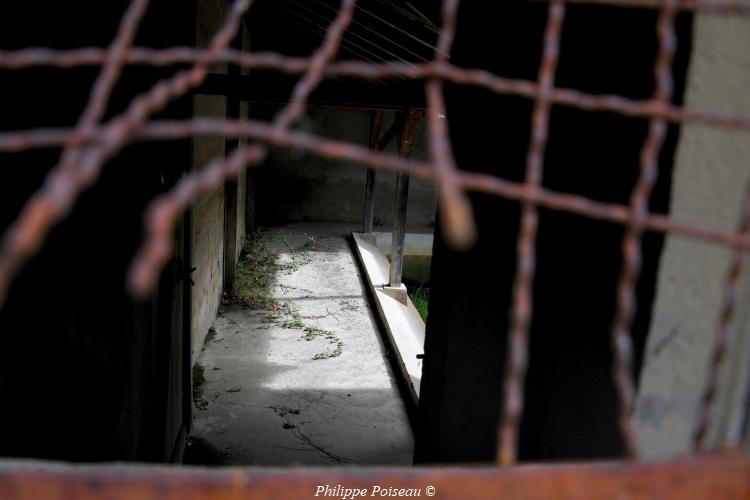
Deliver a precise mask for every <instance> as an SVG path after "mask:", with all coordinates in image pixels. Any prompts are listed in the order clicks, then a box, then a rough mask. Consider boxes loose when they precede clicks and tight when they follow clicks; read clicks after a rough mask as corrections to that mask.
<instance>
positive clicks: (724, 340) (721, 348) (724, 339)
mask: <svg viewBox="0 0 750 500" xmlns="http://www.w3.org/2000/svg"><path fill="white" fill-rule="evenodd" d="M737 234H745V235H747V234H750V182H748V184H747V186H746V187H745V196H744V199H743V202H742V212H741V214H740V221H739V224H738V227H737ZM746 258H747V254H746V252H743V251H741V250H735V251H734V252H733V253H732V258H731V261H730V263H729V270H728V272H727V277H726V283H725V285H724V301H723V303H722V305H721V310H720V311H719V322H718V328H717V331H716V339H715V341H714V347H713V352H712V353H711V360H710V362H709V366H708V381H707V382H706V386H705V388H704V391H703V397H702V399H701V407H700V413H699V414H698V425H697V427H696V430H695V434H694V435H693V450H694V451H696V452H697V451H699V450H700V449H701V448H703V446H704V444H705V440H706V436H707V434H708V429H709V426H710V424H711V417H712V415H711V410H712V406H713V402H714V400H715V398H716V392H717V390H718V387H719V375H720V373H719V371H720V368H721V365H722V362H723V361H724V358H725V357H726V353H727V350H728V349H729V346H730V344H731V340H732V339H733V338H734V337H736V327H735V325H733V324H732V322H733V320H734V315H735V308H736V307H737V301H738V299H739V294H740V286H741V282H740V280H741V278H742V273H743V272H744V268H745V259H746Z"/></svg>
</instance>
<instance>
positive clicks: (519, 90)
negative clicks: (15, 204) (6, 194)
mask: <svg viewBox="0 0 750 500" xmlns="http://www.w3.org/2000/svg"><path fill="white" fill-rule="evenodd" d="M545 1H549V0H545ZM252 3H253V2H252V1H251V0H235V1H234V2H233V3H232V4H231V7H230V10H229V15H228V17H227V19H226V21H225V23H224V24H223V26H222V27H221V29H220V30H219V31H218V32H217V33H216V35H215V36H214V38H213V39H212V42H211V44H210V47H209V48H208V49H201V50H199V49H194V48H187V47H174V48H170V49H165V50H151V49H146V48H139V47H131V44H132V41H133V37H134V34H135V31H136V29H137V25H138V22H139V20H140V17H141V16H142V14H143V12H145V9H146V6H147V4H148V2H147V1H146V0H132V2H131V4H130V7H129V9H128V11H126V14H125V15H124V16H123V19H122V21H121V24H120V30H119V31H118V34H117V36H116V37H115V40H114V41H113V43H112V45H111V46H110V47H109V48H108V49H94V48H84V49H75V50H65V51H56V50H51V49H46V48H30V49H23V50H18V51H7V52H6V51H0V68H5V69H20V68H24V67H31V66H54V67H61V68H63V67H73V66H82V65H96V66H101V68H102V69H101V72H100V77H99V78H98V79H97V82H96V83H95V86H94V89H93V91H92V94H91V98H90V102H89V104H87V106H86V109H85V110H84V111H83V113H82V116H81V118H80V119H79V120H78V124H77V126H76V127H74V128H70V129H65V130H60V129H39V130H30V131H21V132H7V133H0V151H5V152H17V151H23V150H25V149H29V148H39V147H48V146H58V147H60V146H62V147H64V151H63V154H62V158H61V161H60V163H59V164H58V165H57V166H56V167H55V168H54V169H53V170H52V171H51V174H50V176H49V177H48V178H47V180H46V182H45V185H44V186H43V187H42V189H41V190H40V191H39V192H38V193H36V194H35V195H34V196H33V197H32V199H31V200H30V201H29V202H28V203H27V205H26V206H25V207H24V208H23V210H22V212H21V215H20V217H19V219H18V220H17V221H16V222H15V223H14V224H13V225H12V227H11V228H10V229H9V230H8V232H7V233H6V234H5V237H4V240H3V243H2V246H1V247H0V305H1V304H2V303H3V301H4V297H5V294H6V293H7V290H8V287H9V286H10V283H11V282H12V280H13V278H14V276H15V275H16V274H17V273H18V271H19V270H20V269H21V268H22V266H23V265H24V264H25V262H26V261H27V260H28V259H29V258H30V257H31V256H33V255H34V254H35V253H36V252H37V251H38V250H39V248H40V247H41V245H42V244H43V242H44V239H45V237H46V235H47V233H48V232H49V230H50V229H51V227H52V226H53V225H54V224H55V223H57V222H58V221H59V220H60V219H62V218H63V217H64V216H65V214H66V213H68V212H69V211H70V209H71V208H72V206H73V204H74V203H75V202H76V199H77V197H78V196H79V194H80V193H81V192H82V191H83V190H84V189H86V188H87V187H89V186H90V185H92V184H93V182H94V181H95V180H96V178H97V177H98V175H99V173H100V172H101V169H102V168H103V164H104V162H105V161H106V160H107V159H108V158H110V157H112V156H113V155H115V154H117V153H118V152H119V151H120V150H121V149H122V148H123V147H124V146H125V145H126V144H127V143H129V142H130V141H132V140H135V139H149V140H153V139H159V140H166V139H170V138H176V137H186V136H189V135H194V134H219V135H224V136H226V137H254V138H257V139H260V140H261V141H263V142H264V143H268V144H280V145H286V146H289V145H295V146H298V147H302V148H305V149H308V150H310V151H312V152H314V153H317V154H320V155H323V156H326V157H328V158H333V159H350V160H354V161H359V162H361V163H363V164H365V165H367V166H369V167H372V168H373V169H375V168H382V169H387V170H392V171H396V172H399V175H400V176H401V179H400V181H399V182H398V184H399V186H400V189H401V191H402V192H403V193H405V192H406V190H405V189H404V185H405V184H407V183H408V175H418V176H420V177H424V178H429V179H433V180H435V181H436V182H437V183H438V185H439V189H440V196H441V205H440V210H441V220H442V221H443V223H444V224H445V229H446V232H445V234H446V236H447V238H448V240H449V241H450V242H452V243H453V244H454V246H457V247H462V246H466V245H467V244H469V243H470V242H471V241H472V240H473V237H474V236H475V235H474V230H473V216H472V213H471V206H470V204H469V203H468V200H467V198H466V191H477V192H484V193H490V194H494V195H498V196H502V197H504V198H507V199H512V200H516V201H519V202H521V203H522V204H523V219H522V225H521V232H520V234H519V244H518V245H519V252H518V255H519V261H518V273H517V276H516V285H515V298H514V308H513V312H512V314H513V318H514V319H513V326H512V331H511V348H510V349H509V354H510V356H511V359H510V362H509V367H510V368H509V369H510V373H509V374H508V379H507V381H506V400H505V403H504V408H505V413H504V424H503V430H502V431H501V435H502V439H501V442H502V446H505V445H506V443H507V447H508V448H507V449H501V450H500V456H501V461H502V462H504V463H512V462H513V461H514V459H515V456H514V453H515V452H514V451H513V449H514V447H515V444H514V443H515V440H516V438H515V434H516V433H517V423H518V419H519V418H520V414H521V411H522V400H520V399H519V395H520V394H522V390H523V376H524V372H525V364H526V359H525V356H526V353H525V344H526V336H527V334H528V327H529V321H530V320H531V287H532V280H533V274H534V247H533V244H534V241H533V240H534V236H535V234H536V225H537V222H536V210H537V209H538V207H546V208H550V209H554V210H563V211H567V212H570V213H575V214H579V215H582V216H586V217H591V218H595V219H601V220H606V221H609V222H614V223H618V224H622V225H624V226H625V228H626V232H625V238H624V240H623V257H624V258H623V260H624V265H623V271H622V274H621V276H620V280H619V283H618V295H617V312H616V315H615V318H614V322H613V329H612V337H613V347H614V350H615V361H616V362H615V366H614V375H615V380H616V387H617V390H618V393H619V396H620V400H621V415H620V423H621V427H622V428H623V432H624V435H625V443H626V448H627V449H628V451H629V453H630V454H634V453H635V436H634V434H633V430H632V428H631V426H630V423H629V418H630V415H631V414H632V408H633V397H634V385H633V381H632V374H631V373H630V366H631V357H632V353H631V350H632V348H631V346H630V339H629V335H630V332H629V329H630V323H631V322H632V318H633V314H634V310H635V303H634V298H635V285H636V283H637V280H638V275H639V272H640V257H641V255H640V242H641V238H642V234H643V232H644V231H646V230H651V231H660V232H670V233H673V234H677V235H683V236H687V237H691V238H696V239H700V240H703V241H711V242H715V243H720V244H724V245H728V246H731V247H733V248H734V249H735V250H736V253H735V256H734V257H733V261H732V265H731V267H730V272H729V276H728V278H727V284H726V287H727V293H726V299H725V303H724V306H723V309H722V316H721V320H720V325H719V332H718V334H717V344H716V346H715V348H714V356H713V358H712V362H711V366H710V376H709V384H708V387H707V388H706V392H705V394H704V398H703V406H702V409H701V412H702V413H701V422H700V425H699V429H698V431H697V432H696V444H698V445H699V444H700V442H701V440H702V438H703V436H704V435H705V430H706V428H707V420H706V419H707V418H708V415H709V411H710V406H711V403H712V402H713V399H714V397H713V396H714V392H715V386H716V375H717V372H718V369H719V366H720V363H721V360H722V359H723V357H724V352H725V351H726V348H727V342H728V340H727V339H728V337H729V333H730V332H729V327H730V321H731V318H732V315H733V309H734V302H735V301H736V291H737V286H738V280H739V276H740V273H741V271H742V263H741V260H742V255H743V253H744V252H747V251H748V250H750V235H749V234H748V231H747V227H750V222H748V221H750V216H748V215H747V213H745V214H744V215H743V219H742V221H741V224H740V228H739V230H738V231H737V232H734V233H729V232H724V231H721V230H718V229H715V228H710V227H705V226H699V225H690V224H685V223H682V222H679V221H675V220H674V219H672V218H670V217H668V216H663V215H659V214H652V213H650V212H649V211H648V199H649V196H650V193H651V190H652V188H653V183H654V182H655V179H656V177H657V174H658V168H657V167H658V164H657V157H658V152H659V150H660V148H661V145H662V143H663V141H664V135H665V131H666V126H667V122H672V123H697V124H703V125H711V126H720V127H727V128H733V129H742V130H750V116H747V115H732V114H719V113H711V112H704V111H692V110H688V109H684V108H682V107H679V106H675V105H673V104H672V103H671V102H670V101H671V77H670V73H669V72H670V70H671V60H672V57H673V53H674V42H675V40H674V25H673V24H674V16H675V14H676V12H678V11H680V10H688V11H695V12H705V13H714V14H739V15H743V16H747V15H750V4H748V3H747V2H739V1H732V0H711V1H709V0H554V1H553V2H552V3H551V6H550V9H551V10H550V12H554V11H555V10H556V9H560V10H561V9H562V5H563V4H565V3H580V4H589V5H610V6H620V7H638V8H655V9H659V10H660V17H659V24H658V35H659V43H660V48H659V54H658V58H657V63H656V68H655V72H656V76H657V91H656V93H655V95H654V97H653V98H651V99H648V100H641V101H639V100H633V99H627V98H625V97H622V96H617V95H591V94H586V93H583V92H579V91H577V90H574V89H564V88H554V86H553V82H552V79H553V76H554V69H552V70H550V67H553V66H554V59H555V58H556V54H553V55H554V57H550V55H551V53H550V52H548V50H549V49H550V48H551V49H553V51H556V47H555V44H556V42H555V44H550V43H549V42H550V37H549V35H550V32H551V31H553V30H554V29H555V28H554V26H550V25H548V31H547V36H548V38H547V42H548V43H546V44H545V45H546V49H545V63H543V69H542V70H541V71H540V75H539V81H537V82H533V81H525V80H517V79H507V78H502V77H500V76H498V75H494V74H492V73H489V72H486V71H482V70H476V69H469V68H459V67H456V66H453V65H451V64H449V63H448V54H449V52H450V47H451V44H452V40H453V36H454V34H455V25H456V14H457V10H458V0H445V2H444V4H443V27H442V29H441V30H440V34H439V39H438V50H437V51H436V55H435V59H434V60H433V61H432V62H429V63H426V64H412V63H386V64H382V65H373V64H368V63H364V62H356V61H343V62H332V60H333V57H334V56H335V55H336V53H337V51H338V48H339V45H340V43H341V35H342V33H343V31H344V30H346V29H347V26H348V24H349V22H350V21H351V16H352V10H353V7H354V1H353V0H343V2H342V8H341V10H340V11H339V13H338V16H337V18H336V20H335V21H334V23H333V24H332V25H331V27H330V29H329V30H328V33H327V35H326V38H325V40H324V43H323V45H322V46H321V48H320V49H319V50H317V51H316V52H315V54H314V56H313V57H312V58H310V59H304V58H291V57H285V56H282V55H280V54H269V53H256V54H247V53H241V52H239V51H236V50H232V49H228V48H227V46H228V43H229V41H230V40H231V39H232V38H233V37H234V35H235V34H236V31H237V27H238V25H239V21H240V19H241V18H242V16H243V15H244V14H245V12H246V11H247V10H248V9H249V8H250V6H251V4H252ZM561 19H562V18H561V17H560V21H561ZM551 24H554V23H551ZM557 29H558V30H559V28H557ZM552 34H553V35H555V36H554V37H552V38H555V39H557V38H558V37H559V33H557V34H555V33H552ZM551 61H552V62H551ZM215 62H229V63H232V64H236V65H238V66H242V67H248V68H268V69H275V70H278V71H281V72H287V73H295V74H297V73H303V74H304V76H303V77H302V78H301V80H300V81H299V82H298V84H297V86H296V87H295V89H294V91H293V93H292V96H291V98H290V100H289V104H288V105H287V106H286V107H285V108H284V109H283V110H282V112H281V113H280V114H279V115H278V116H277V117H276V118H275V120H274V121H273V123H272V124H270V125H269V124H262V123H259V122H254V121H232V120H228V121H216V120H206V119H197V120H187V121H184V122H151V123H149V122H148V120H149V117H150V116H151V115H152V114H153V113H155V112H156V111H158V110H159V109H161V108H162V107H164V106H165V105H166V104H167V103H168V102H169V101H171V100H172V99H174V98H177V97H179V96H182V95H185V94H186V93H187V92H189V91H190V90H191V89H195V88H197V87H199V86H200V85H201V83H202V82H203V81H204V80H205V78H206V74H207V67H208V65H209V64H210V63H215ZM178 63H190V64H192V68H190V69H188V70H186V71H180V72H179V73H177V74H176V75H175V76H174V77H172V78H170V79H167V80H164V81H162V82H159V83H158V84H157V85H155V86H154V87H153V88H152V89H150V90H149V91H148V92H147V93H145V94H143V95H140V96H137V97H136V98H135V99H134V100H133V102H132V103H131V105H130V106H129V107H128V109H127V110H126V111H125V113H123V114H122V115H120V116H118V117H116V118H114V119H113V120H111V121H110V122H108V123H106V124H104V125H101V126H97V125H96V123H97V122H98V120H99V119H100V118H101V116H102V114H103V112H104V110H105V109H106V105H107V101H108V96H109V94H110V93H111V89H112V87H113V86H114V85H115V83H116V81H117V80H118V78H119V73H120V71H121V69H122V67H123V66H124V65H126V64H149V65H157V66H160V65H167V64H178ZM341 75H349V76H360V77H363V78H368V79H383V78H392V77H396V76H400V77H406V78H410V79H425V80H427V83H426V97H427V101H428V119H429V135H430V155H431V159H430V162H429V163H424V162H414V161H409V160H407V159H406V158H404V157H403V156H406V155H403V154H402V157H397V156H394V155H385V154H380V153H379V151H371V150H367V149H366V148H359V147H357V146H354V145H351V144H346V143H342V142H338V141H331V140H326V139H322V138H320V137H316V136H312V135H307V134H303V133H299V132H291V131H290V130H289V127H290V126H291V125H292V124H293V123H294V122H295V121H296V120H297V119H298V118H299V116H300V114H301V113H302V111H303V110H304V107H305V105H306V103H307V102H308V100H309V98H310V94H311V92H312V90H313V89H314V88H316V86H317V85H318V84H319V83H320V81H321V80H322V79H323V78H324V77H327V76H341ZM444 80H446V81H451V82H453V83H456V84H462V85H476V86H480V87H483V88H486V89H488V90H491V91H493V92H496V93H498V94H508V95H515V96H519V97H523V98H528V99H533V100H535V103H536V106H535V112H534V131H533V138H532V144H531V147H530V152H529V159H528V165H527V179H526V182H525V183H515V182H510V181H507V180H504V179H501V178H497V177H493V176H487V175H482V174H472V173H468V172H461V171H458V169H456V166H455V161H454V158H453V155H452V152H451V146H450V141H449V134H448V127H447V123H446V120H445V102H444V96H443V92H442V91H443V89H442V85H443V81H444ZM551 105H563V106H569V107H574V108H578V109H583V110H587V111H599V112H611V113H618V114H621V115H624V116H628V117H634V118H646V119H649V120H650V121H651V123H650V128H649V134H648V137H647V139H646V142H645V144H644V148H643V150H642V158H641V172H640V176H639V179H638V181H637V184H636V186H635V189H634V191H633V193H632V197H631V202H630V205H629V206H628V207H625V206H621V205H617V204H608V203H600V202H596V201H594V200H591V199H588V198H584V197H581V196H575V195H572V194H567V193H556V192H552V191H548V190H545V189H544V188H543V187H542V184H541V173H542V170H541V168H542V158H543V153H544V145H545V142H546V134H547V133H548V130H547V123H546V122H547V118H548V113H549V107H550V106H551ZM380 142H382V139H381V141H380ZM371 144H372V141H371ZM378 146H379V143H378ZM266 155H267V149H266V145H265V144H255V145H252V146H249V147H243V148H237V149H236V150H235V151H233V152H232V153H231V154H230V155H229V157H228V158H227V159H226V160H225V159H217V160H215V161H214V162H212V163H211V164H210V165H209V166H208V167H207V168H206V169H205V170H204V171H202V172H201V173H200V174H195V175H192V176H188V177H187V178H185V179H183V181H181V182H180V184H179V185H178V186H177V187H176V188H175V190H174V191H173V192H171V193H170V194H168V195H167V196H165V197H163V198H161V199H159V200H157V203H155V204H154V205H153V208H152V209H151V211H150V213H149V228H148V229H149V240H148V242H147V245H146V246H145V247H144V248H143V249H142V251H141V252H140V253H139V255H138V258H137V260H136V263H135V265H134V267H133V272H132V273H131V276H130V278H131V288H132V290H133V291H134V293H135V294H136V295H141V296H142V295H145V294H146V293H148V292H149V291H150V290H151V289H152V288H153V286H154V284H155V283H156V280H157V277H158V273H159V271H160V269H161V266H162V265H163V264H164V263H165V262H166V261H167V260H168V258H169V257H170V255H171V252H172V247H171V245H172V243H171V234H172V231H173V227H174V224H175V222H176V220H177V217H178V216H179V214H180V213H181V211H183V210H185V208H186V207H187V206H189V204H190V203H191V202H192V201H194V200H195V198H196V197H197V196H198V195H199V194H200V193H202V192H206V191H207V190H213V189H215V188H216V187H217V186H220V185H221V183H222V182H224V181H225V180H227V179H231V178H233V177H234V176H236V175H238V173H239V172H241V171H242V170H243V169H245V168H248V166H252V165H255V164H259V163H261V162H262V161H263V160H264V159H265V157H266ZM373 173H374V172H373ZM368 177H369V176H368ZM404 181H406V182H404ZM399 199H400V197H399ZM405 203H406V199H405V196H404V197H403V207H401V208H403V212H404V214H405ZM397 209H399V206H398V204H397ZM746 210H748V209H747V207H746ZM396 219H397V220H398V219H399V218H398V217H396ZM400 219H401V221H402V223H403V222H405V217H401V218H400ZM396 229H398V228H396ZM400 230H401V231H402V232H403V230H404V227H403V224H402V226H401V228H400ZM396 232H397V231H394V233H396ZM401 251H403V238H402V241H401ZM394 258H395V252H394ZM393 270H394V269H393V268H392V271H393ZM392 281H394V280H392ZM398 282H399V283H400V274H399V276H398ZM722 498H724V497H722Z"/></svg>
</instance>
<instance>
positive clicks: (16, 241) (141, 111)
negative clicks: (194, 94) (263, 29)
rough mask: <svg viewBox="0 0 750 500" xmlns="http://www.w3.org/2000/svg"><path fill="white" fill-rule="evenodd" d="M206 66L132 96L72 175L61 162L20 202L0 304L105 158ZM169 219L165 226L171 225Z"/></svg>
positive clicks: (195, 81) (224, 37) (234, 12)
mask: <svg viewBox="0 0 750 500" xmlns="http://www.w3.org/2000/svg"><path fill="white" fill-rule="evenodd" d="M252 1H253V0H235V2H234V3H233V4H232V5H231V6H230V9H229V15H228V16H227V19H226V20H225V22H224V24H223V26H222V27H221V28H220V29H219V30H218V31H217V32H216V34H215V35H214V37H213V38H212V40H211V43H210V49H211V51H214V52H218V51H220V50H223V49H225V48H226V47H227V45H229V43H230V42H231V40H232V39H233V38H234V36H235V34H236V33H237V30H238V28H239V24H240V21H241V19H242V16H243V15H244V14H245V12H246V11H247V10H248V9H249V8H250V6H251V4H252ZM208 66H209V65H208V63H201V64H197V65H196V66H194V67H193V68H191V69H189V70H185V71H181V72H179V73H177V74H176V75H175V76H173V77H172V78H170V79H168V80H163V81H161V82H159V83H157V84H156V85H154V86H153V87H152V88H151V89H150V90H149V91H147V92H146V93H145V94H142V95H140V96H138V97H136V98H135V99H134V100H133V101H132V102H131V104H130V106H128V108H127V110H126V111H125V112H124V113H123V114H121V115H119V116H118V117H117V118H114V119H112V120H111V121H110V122H109V123H108V124H107V125H106V126H105V130H104V131H103V132H102V133H101V134H100V136H99V137H100V139H101V141H100V142H98V143H96V144H94V145H90V146H87V147H86V148H85V149H84V150H83V151H81V154H80V156H79V158H78V162H77V170H78V172H79V173H78V174H77V175H75V176H73V175H69V173H68V172H67V171H66V169H64V168H63V167H64V165H63V164H62V163H60V164H58V165H57V166H56V167H54V168H53V169H52V170H51V171H50V173H49V174H48V175H47V178H46V179H45V183H44V185H43V186H42V188H40V189H39V191H37V192H36V193H35V194H34V195H33V196H32V197H31V199H30V200H29V201H28V202H27V203H26V205H24V207H23V208H22V209H21V213H20V215H19V216H18V218H17V219H16V221H15V222H14V223H13V224H12V225H11V227H10V228H8V229H7V230H6V232H5V235H4V238H3V240H2V244H1V245H0V304H4V303H5V296H6V294H7V292H8V288H9V286H10V283H11V281H12V280H13V278H14V277H15V276H16V274H17V273H18V272H19V271H20V269H21V268H22V267H23V266H24V265H25V263H26V262H27V261H28V260H29V259H30V258H31V257H32V256H33V255H35V254H36V253H37V252H38V251H39V249H40V248H41V247H42V245H43V244H44V241H45V239H46V237H47V234H49V231H50V230H51V228H52V227H53V226H54V225H55V224H56V223H57V222H59V221H60V220H61V219H62V218H63V217H65V215H66V214H67V213H68V212H69V211H70V210H71V209H72V207H73V205H74V203H75V202H76V200H77V199H78V196H79V194H80V193H81V192H82V191H83V190H84V189H86V188H87V187H89V186H91V185H92V184H93V183H94V181H95V180H96V179H97V178H98V176H99V173H100V172H101V169H102V166H103V164H104V162H105V161H106V160H107V159H108V158H110V157H112V156H113V155H115V154H117V153H118V152H119V151H120V150H121V149H122V148H123V146H124V145H125V143H126V142H127V141H128V140H129V139H130V137H131V136H132V135H133V134H134V133H135V131H136V130H138V129H139V128H140V127H142V126H143V124H144V123H145V122H146V120H147V119H148V118H149V116H150V115H151V114H152V113H154V112H156V111H158V110H160V109H161V108H163V107H164V106H166V105H167V103H168V102H169V101H170V100H172V99H173V98H175V97H177V96H179V95H183V94H184V93H185V92H187V91H188V90H189V89H190V88H192V87H196V86H198V85H199V84H200V83H201V82H202V81H203V80H204V79H205V77H206V75H207V74H208ZM172 223H173V224H174V221H172ZM173 224H172V226H170V227H174V225H173ZM165 250H166V252H167V253H169V252H170V251H171V245H169V246H167V247H164V248H161V249H160V250H159V253H158V255H161V256H162V257H164V256H166V253H165ZM166 260H168V256H167V258H166ZM166 260H165V262H166Z"/></svg>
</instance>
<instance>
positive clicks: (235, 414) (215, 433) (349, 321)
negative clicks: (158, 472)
mask: <svg viewBox="0 0 750 500" xmlns="http://www.w3.org/2000/svg"><path fill="white" fill-rule="evenodd" d="M351 230H352V228H351V227H344V226H340V225H339V226H336V225H334V226H332V225H324V224H295V225H289V226H284V227H281V228H275V229H272V230H270V231H268V233H267V235H266V241H267V243H266V246H267V248H269V249H270V250H272V251H273V252H274V253H277V254H278V255H279V257H278V259H279V262H281V263H285V262H286V263H291V264H293V265H291V266H287V269H286V270H284V271H281V272H277V273H276V276H275V277H274V281H273V284H272V285H271V287H270V289H269V294H270V295H271V296H272V297H273V298H274V300H275V301H276V302H278V303H279V304H283V305H284V307H285V308H287V309H289V310H290V311H294V315H295V319H296V320H298V322H301V323H302V325H299V324H298V325H296V326H295V325H291V326H290V324H289V323H290V319H289V314H286V315H281V316H279V315H277V317H276V318H275V319H269V312H268V311H267V310H258V309H253V308H249V307H246V306H242V305H231V306H225V307H224V308H223V309H222V310H221V311H220V313H219V315H218V317H217V319H216V321H215V323H214V326H213V329H214V332H212V334H211V335H209V338H208V340H207V342H206V345H205V348H204V351H203V352H202V353H201V355H200V357H199V359H198V364H199V365H200V366H201V367H202V369H203V373H204V376H205V382H204V383H203V384H202V385H201V387H200V395H199V396H198V397H197V399H196V401H195V405H194V408H193V430H192V432H191V440H192V444H191V445H190V446H189V447H188V452H187V457H186V459H187V461H189V462H192V463H220V464H261V465H288V464H312V465H336V464H368V465H388V464H410V463H411V460H412V449H413V437H412V432H411V428H410V426H409V422H408V418H407V414H406V410H405V407H404V403H403V401H402V399H401V396H400V394H399V391H398V389H397V386H396V383H395V381H394V379H393V375H392V373H391V371H390V367H389V364H388V359H387V358H386V355H385V350H384V347H383V345H382V340H381V337H380V334H379V331H378V327H377V323H376V322H375V319H374V317H373V313H372V312H371V311H370V306H369V302H368V299H367V296H366V288H365V286H364V284H363V282H362V278H361V277H360V270H359V268H358V266H357V264H356V262H355V259H354V256H353V254H352V250H351V248H350V245H349V243H348V241H347V240H346V237H345V235H346V234H347V233H348V232H350V231H351ZM305 328H307V329H308V332H310V331H311V332H313V333H316V334H315V335H306V331H305ZM311 328H312V330H310V329H311ZM320 332H325V333H324V334H319V333H320ZM339 346H340V347H341V349H340V354H338V355H336V353H337V350H338V348H339ZM328 356H331V357H328ZM316 357H317V358H323V359H313V358H316Z"/></svg>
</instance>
